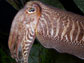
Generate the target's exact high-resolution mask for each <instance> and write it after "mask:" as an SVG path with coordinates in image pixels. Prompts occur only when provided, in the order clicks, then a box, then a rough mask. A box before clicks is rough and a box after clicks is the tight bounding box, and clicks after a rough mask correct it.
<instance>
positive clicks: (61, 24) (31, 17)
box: [8, 1, 84, 63]
mask: <svg viewBox="0 0 84 63" xmlns="http://www.w3.org/2000/svg"><path fill="white" fill-rule="evenodd" d="M32 7H33V8H35V10H36V12H34V13H28V9H29V8H32ZM35 39H38V40H39V42H40V43H41V44H42V45H43V46H44V47H45V48H53V49H55V50H57V51H58V52H60V53H68V54H72V55H74V56H76V57H78V58H80V59H83V58H84V16H80V15H77V14H74V13H72V12H68V11H65V10H61V9H58V8H55V7H52V6H49V5H46V4H43V3H41V2H40V1H30V2H27V3H26V5H25V6H24V8H23V9H21V10H20V11H19V12H18V13H17V15H16V16H15V18H14V20H13V23H12V27H11V31H10V36H9V42H8V46H9V49H10V52H11V56H12V57H13V58H14V59H16V61H17V62H18V63H28V56H29V53H30V50H31V47H32V44H33V42H34V40H35Z"/></svg>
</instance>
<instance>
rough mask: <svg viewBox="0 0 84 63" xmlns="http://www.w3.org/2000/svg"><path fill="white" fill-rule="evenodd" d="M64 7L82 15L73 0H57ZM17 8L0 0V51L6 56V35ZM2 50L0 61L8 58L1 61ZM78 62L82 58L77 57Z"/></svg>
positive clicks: (7, 35)
mask: <svg viewBox="0 0 84 63" xmlns="http://www.w3.org/2000/svg"><path fill="white" fill-rule="evenodd" d="M59 1H60V2H61V3H62V5H63V6H64V8H65V9H66V10H67V11H71V12H74V13H77V14H80V15H84V14H83V13H82V12H81V10H80V9H79V8H78V7H77V6H76V4H75V3H74V2H73V0H59ZM17 12H18V10H16V9H15V8H13V7H12V6H11V5H10V4H9V3H8V2H6V1H5V0H0V48H1V49H0V51H2V50H3V52H4V54H6V55H7V56H9V55H10V53H9V49H8V37H9V32H10V27H11V23H12V20H13V18H14V16H15V15H16V13H17ZM3 52H2V53H0V62H3V61H5V60H6V61H8V60H9V59H8V58H6V59H5V60H3V61H2V59H3V57H2V56H3ZM77 60H78V62H81V63H82V61H83V60H80V59H78V58H77ZM78 62H77V63H78Z"/></svg>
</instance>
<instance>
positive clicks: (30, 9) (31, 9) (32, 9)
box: [28, 8, 36, 13]
mask: <svg viewBox="0 0 84 63" xmlns="http://www.w3.org/2000/svg"><path fill="white" fill-rule="evenodd" d="M35 11H36V10H35V8H29V9H28V13H34V12H35Z"/></svg>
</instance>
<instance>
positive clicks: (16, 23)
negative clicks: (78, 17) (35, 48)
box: [8, 1, 41, 63]
mask: <svg viewBox="0 0 84 63" xmlns="http://www.w3.org/2000/svg"><path fill="white" fill-rule="evenodd" d="M40 15H41V8H40V6H39V4H38V3H37V2H36V1H35V2H34V1H30V2H28V3H27V4H26V5H25V6H24V8H22V9H21V10H20V11H19V12H18V13H17V15H16V16H15V18H14V20H13V22H12V26H11V31H10V35H9V41H8V46H9V49H10V52H11V56H12V58H14V59H16V61H17V62H19V63H20V62H22V63H23V62H24V63H27V62H25V61H27V60H24V55H23V53H24V51H23V49H24V48H23V46H24V47H25V43H24V42H25V41H27V40H28V39H29V38H27V36H28V35H29V34H30V33H31V32H33V33H34V35H35V31H36V27H37V24H38V21H39V18H40ZM34 37H35V36H34ZM26 38H27V39H26ZM33 40H34V39H32V42H33ZM30 45H32V43H31V44H30ZM30 48H31V47H29V50H30ZM29 50H28V51H27V53H28V54H27V57H28V55H29Z"/></svg>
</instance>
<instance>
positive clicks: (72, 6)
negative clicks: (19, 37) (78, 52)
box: [0, 0, 84, 63]
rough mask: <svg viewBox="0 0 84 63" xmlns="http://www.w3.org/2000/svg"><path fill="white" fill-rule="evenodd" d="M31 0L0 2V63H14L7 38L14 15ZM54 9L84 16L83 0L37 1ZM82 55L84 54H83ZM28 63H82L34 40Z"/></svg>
mask: <svg viewBox="0 0 84 63" xmlns="http://www.w3.org/2000/svg"><path fill="white" fill-rule="evenodd" d="M28 1H31V0H0V63H16V62H15V60H14V59H12V58H11V56H10V51H9V48H8V37H9V32H10V28H11V23H12V20H13V18H14V16H15V15H16V13H17V12H18V11H19V10H20V9H21V8H23V6H24V4H25V3H26V2H28ZM39 1H42V2H43V3H45V4H48V5H52V6H54V7H57V8H60V9H63V10H67V11H70V12H74V13H76V14H80V15H84V0H39ZM83 53H84V52H83ZM29 63H84V60H81V59H79V58H77V57H75V56H73V55H69V54H65V53H59V52H57V51H56V50H54V49H47V48H44V47H43V46H42V45H41V44H40V43H39V41H38V40H35V42H34V44H33V47H32V49H31V52H30V56H29Z"/></svg>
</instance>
